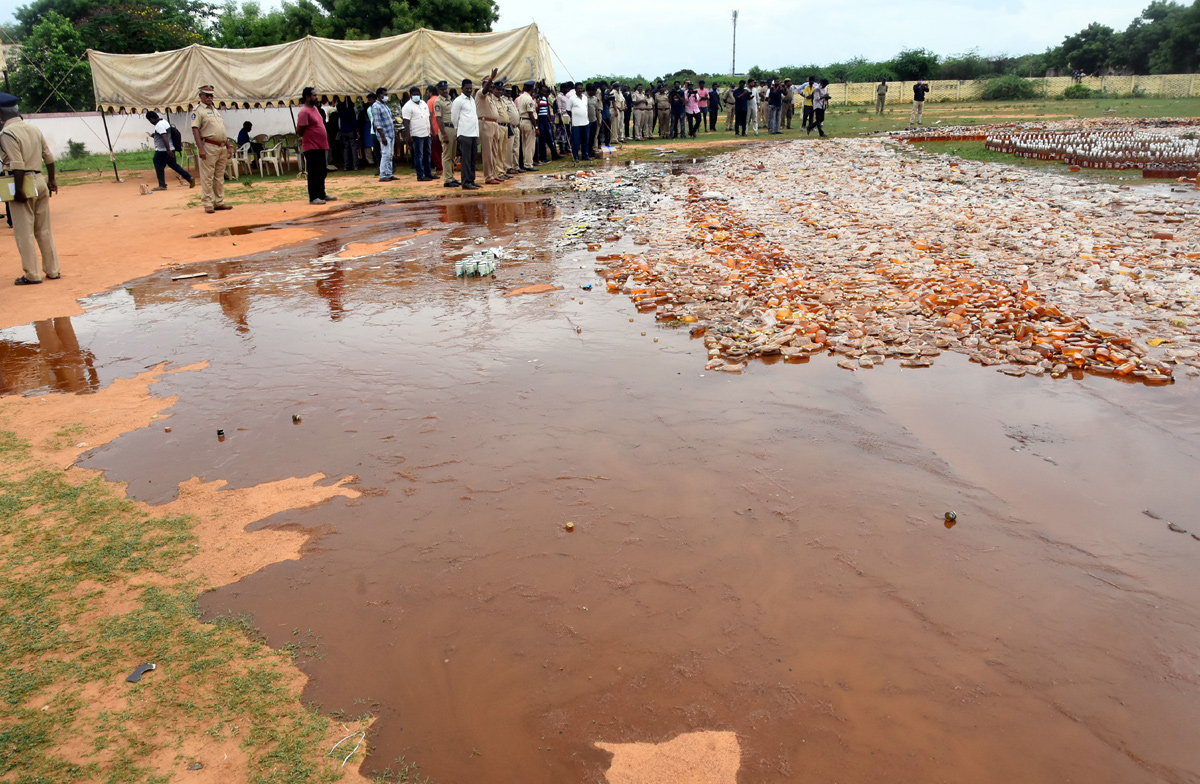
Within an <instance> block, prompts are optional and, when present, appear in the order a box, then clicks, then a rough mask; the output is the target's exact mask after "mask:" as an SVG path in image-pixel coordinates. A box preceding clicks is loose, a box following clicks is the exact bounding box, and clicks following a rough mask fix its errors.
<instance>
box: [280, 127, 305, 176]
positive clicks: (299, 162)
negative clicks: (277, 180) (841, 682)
mask: <svg viewBox="0 0 1200 784" xmlns="http://www.w3.org/2000/svg"><path fill="white" fill-rule="evenodd" d="M293 151H295V153H296V168H297V169H298V170H300V171H304V155H303V153H302V152H301V148H300V137H299V136H297V135H296V134H294V133H288V134H284V137H283V163H284V166H285V167H286V166H288V165H289V163H290V161H289V157H290V154H291V153H292V152H293Z"/></svg>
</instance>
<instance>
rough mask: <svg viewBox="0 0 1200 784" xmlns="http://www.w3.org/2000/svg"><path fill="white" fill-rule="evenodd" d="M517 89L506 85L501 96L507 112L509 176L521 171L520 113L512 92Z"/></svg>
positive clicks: (514, 86) (506, 150)
mask: <svg viewBox="0 0 1200 784" xmlns="http://www.w3.org/2000/svg"><path fill="white" fill-rule="evenodd" d="M516 89H517V86H516V85H506V89H505V90H504V93H503V95H502V96H501V98H502V99H503V101H504V108H505V110H506V111H507V112H508V147H507V148H506V149H505V152H506V153H507V155H508V157H507V158H506V161H507V163H508V171H507V172H506V173H507V174H508V175H509V176H510V177H511V176H512V175H514V174H518V173H520V171H521V168H520V167H521V164H520V158H521V113H520V112H519V111H517V101H516V97H515V96H514V95H513V94H512V93H513V92H514V91H515V90H516Z"/></svg>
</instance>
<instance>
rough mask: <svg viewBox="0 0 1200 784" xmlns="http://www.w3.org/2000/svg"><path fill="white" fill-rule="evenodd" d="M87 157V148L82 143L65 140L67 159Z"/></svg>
mask: <svg viewBox="0 0 1200 784" xmlns="http://www.w3.org/2000/svg"><path fill="white" fill-rule="evenodd" d="M87 156H88V151H87V146H86V145H84V143H83V142H77V141H75V140H73V139H67V157H68V158H74V159H75V160H79V159H80V158H86V157H87Z"/></svg>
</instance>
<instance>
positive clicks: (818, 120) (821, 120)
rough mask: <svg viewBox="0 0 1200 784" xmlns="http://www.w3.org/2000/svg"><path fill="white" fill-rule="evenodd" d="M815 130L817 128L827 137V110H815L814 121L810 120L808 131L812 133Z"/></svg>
mask: <svg viewBox="0 0 1200 784" xmlns="http://www.w3.org/2000/svg"><path fill="white" fill-rule="evenodd" d="M813 128H816V129H817V130H818V131H819V132H820V133H821V135H822V136H824V135H825V110H824V109H813V115H812V119H811V120H809V122H808V127H807V128H806V130H807V131H809V132H810V133H811V132H812V129H813Z"/></svg>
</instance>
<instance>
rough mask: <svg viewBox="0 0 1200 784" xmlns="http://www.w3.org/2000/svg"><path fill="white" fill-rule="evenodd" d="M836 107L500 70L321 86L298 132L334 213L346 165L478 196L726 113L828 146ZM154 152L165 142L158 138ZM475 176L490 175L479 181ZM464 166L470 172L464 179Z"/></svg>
mask: <svg viewBox="0 0 1200 784" xmlns="http://www.w3.org/2000/svg"><path fill="white" fill-rule="evenodd" d="M211 90H212V88H211V87H208V86H206V87H202V88H201V90H200V104H199V106H198V107H197V109H196V111H195V112H194V113H193V116H192V127H193V133H194V135H195V138H196V145H197V147H198V148H199V149H200V151H201V152H200V159H201V163H200V168H201V177H200V184H201V185H203V186H205V190H204V196H203V198H202V202H203V204H204V208H205V209H206V210H208V211H215V210H219V209H226V207H225V206H224V204H223V199H222V195H221V186H220V184H219V183H217V182H212V183H211V187H210V186H209V185H208V184H206V183H207V181H208V180H209V179H213V178H216V179H219V177H218V175H217V173H218V172H221V171H223V169H222V168H220V167H217V166H216V163H217V162H218V161H217V160H216V159H221V158H222V155H221V154H220V151H216V150H213V151H212V152H215V153H217V154H216V155H215V156H206V155H205V152H206V151H208V148H207V147H206V145H213V146H216V145H218V140H223V139H224V138H225V137H224V125H223V124H222V125H219V127H218V123H219V121H220V117H219V114H218V112H217V111H216V109H215V108H213V106H212V93H211ZM928 90H929V87H928V85H926V84H925V83H924V82H921V81H918V82H917V84H916V85H914V87H913V112H912V119H911V122H912V123H913V124H919V123H920V122H921V121H922V119H923V108H924V101H925V94H926V93H927V92H928ZM887 92H888V83H887V80H886V79H884V80H882V81H881V82H880V83H879V85H878V87H877V92H876V97H877V100H876V111H877V112H882V111H883V107H884V105H885V103H886V100H887ZM829 101H830V93H829V82H828V80H825V79H820V80H818V79H817V78H816V77H813V76H810V77H808V79H807V80H806V81H805V82H803V83H802V84H799V85H794V84H793V83H792V80H791V79H783V80H779V79H771V80H769V81H766V80H764V81H761V82H760V81H757V80H755V79H742V80H738V81H737V82H729V83H721V82H715V83H713V84H711V85H709V84H707V83H706V82H705V80H704V79H699V80H697V82H696V83H695V84H693V83H692V82H691V81H688V80H683V81H676V82H675V83H674V84H672V85H668V84H666V83H663V82H661V81H660V82H657V83H654V84H649V85H643V84H641V83H637V84H633V85H630V84H623V83H621V82H619V81H612V82H609V81H607V80H598V81H594V82H565V83H563V84H561V85H548V84H546V83H545V82H536V81H533V80H529V81H525V82H523V83H521V84H519V85H518V84H506V83H505V81H504V80H503V79H500V78H498V74H497V72H496V71H495V70H493V71H492V73H491V75H489V76H487V77H485V78H483V79H482V80H480V84H479V85H475V83H474V81H473V80H471V79H464V80H462V82H461V83H460V84H458V85H455V86H451V85H450V84H449V83H448V82H446V81H442V82H439V83H437V84H435V85H429V86H428V87H426V88H424V90H423V89H422V88H421V87H420V86H413V87H411V88H409V89H408V90H405V91H403V92H401V93H400V94H399V95H397V96H393V95H392V94H391V91H390V90H389V89H388V88H386V87H380V88H378V89H377V90H375V92H373V93H370V94H368V95H366V96H364V97H362V98H361V99H352V98H349V97H342V98H340V99H335V100H333V101H330V100H328V99H326V98H323V97H321V96H320V95H318V94H317V91H316V90H315V89H314V88H311V87H309V88H305V90H304V93H303V95H302V103H303V106H302V107H301V109H300V112H299V114H298V115H297V117H296V129H297V132H298V134H299V136H300V141H301V147H302V151H303V156H304V159H305V166H306V169H307V171H308V184H309V185H308V190H309V193H308V196H309V201H310V202H311V203H312V204H324V203H326V202H328V201H331V200H332V199H333V197H331V196H330V195H329V194H328V193H327V192H326V191H325V177H326V174H327V172H328V171H331V170H336V169H337V168H339V165H340V167H342V168H344V169H345V170H347V171H358V170H360V169H373V170H375V171H377V172H378V175H379V180H380V181H381V182H391V181H393V180H395V179H396V177H395V171H396V164H397V162H403V163H405V164H406V165H411V166H412V169H413V171H414V172H415V175H416V179H417V181H418V182H427V181H433V180H435V179H438V178H440V179H441V180H442V182H443V185H444V187H447V188H459V187H461V188H464V189H467V190H475V189H477V188H480V187H482V186H484V185H498V184H500V183H502V182H504V181H505V180H507V179H509V178H511V177H514V176H517V175H519V174H522V173H524V172H529V171H536V170H537V167H538V166H539V165H540V164H542V163H546V162H548V161H551V160H558V159H560V158H563V157H565V156H568V155H569V156H571V158H572V159H573V160H575V161H588V160H592V159H595V158H598V157H600V156H601V155H603V154H606V153H610V152H611V151H612V149H613V148H614V147H615V146H616V145H619V144H624V143H625V142H626V141H643V140H647V139H652V138H654V137H655V136H657V137H658V138H660V139H664V140H670V139H687V138H690V139H694V138H696V137H697V135H699V134H702V133H705V132H715V131H716V130H717V128H718V125H719V123H720V115H721V113H722V111H723V112H724V113H725V127H724V130H725V131H727V132H728V131H732V132H733V133H734V134H735V135H740V136H747V135H749V134H751V133H753V134H754V135H755V136H757V135H759V133H760V131H761V130H765V131H766V133H768V134H780V133H783V132H784V130H790V129H791V128H792V124H793V122H794V118H795V117H796V115H797V113H799V117H800V119H799V122H800V125H799V127H800V128H801V129H803V130H804V131H805V133H807V134H812V133H813V131H816V132H817V134H818V135H819V136H822V137H823V136H825V135H826V134H825V127H824V123H825V112H826V110H827V108H828V106H829ZM797 107H798V109H799V111H798V112H797ZM147 118H148V119H151V122H157V119H156V118H150V116H149V115H147ZM202 128H209V129H210V130H211V133H208V132H202V130H201V129H202ZM250 130H251V127H250V124H249V123H246V124H244V126H243V128H242V130H241V132H240V133H239V134H238V143H239V146H243V147H244V146H245V145H246V144H249V147H250V150H251V152H252V153H253V154H254V155H255V156H257V155H259V154H260V153H261V145H259V146H256V145H255V143H254V142H253V140H252V137H251V136H250ZM155 143H156V145H159V144H161V143H162V142H161V141H160V140H159V139H157V138H156V142H155ZM220 143H221V144H223V141H222V142H220ZM206 157H213V158H214V159H215V160H214V161H212V164H213V165H212V166H207V165H206V164H207V163H208V161H206V160H205V159H206ZM220 162H221V166H222V167H223V165H224V162H223V160H221V161H220ZM170 165H171V164H170V161H167V160H166V156H163V161H162V162H161V163H160V162H159V161H158V156H157V155H156V168H157V169H158V175H159V184H160V187H165V186H164V184H163V179H162V174H163V171H164V169H165V167H167V166H170ZM477 167H481V168H482V172H481V176H480V177H477V176H476V174H477ZM172 168H174V167H172ZM456 169H457V170H459V171H460V174H458V175H456V174H455V172H456ZM460 177H461V179H460ZM480 180H481V181H480Z"/></svg>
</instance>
